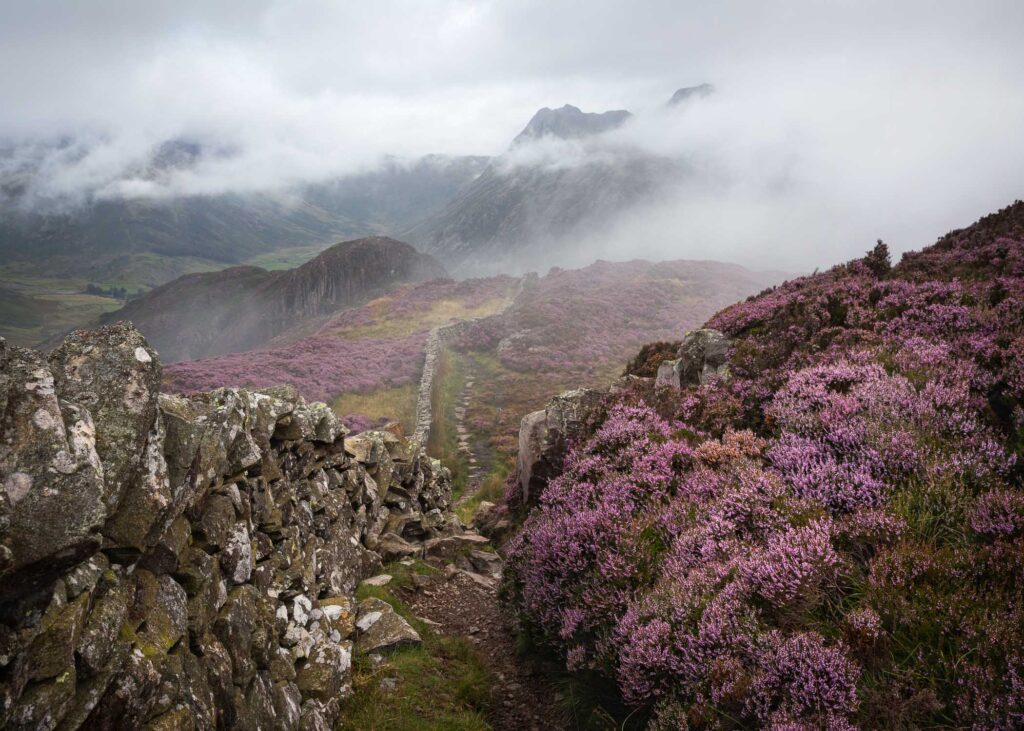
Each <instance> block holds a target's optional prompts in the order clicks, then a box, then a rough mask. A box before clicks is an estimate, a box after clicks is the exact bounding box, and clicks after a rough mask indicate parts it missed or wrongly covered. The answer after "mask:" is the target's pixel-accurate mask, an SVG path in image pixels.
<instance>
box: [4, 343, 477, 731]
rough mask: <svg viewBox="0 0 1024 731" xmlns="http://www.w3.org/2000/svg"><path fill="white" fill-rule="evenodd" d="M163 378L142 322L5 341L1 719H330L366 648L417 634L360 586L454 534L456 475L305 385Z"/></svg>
mask: <svg viewBox="0 0 1024 731" xmlns="http://www.w3.org/2000/svg"><path fill="white" fill-rule="evenodd" d="M159 382H160V365H159V363H158V361H157V359H156V354H155V352H154V351H153V350H152V349H151V348H150V347H149V345H148V344H147V343H146V341H145V340H144V339H143V338H142V336H141V335H140V334H139V333H138V331H136V330H135V329H134V328H133V327H131V326H130V325H126V324H118V325H113V326H110V327H107V328H104V329H102V330H99V331H94V332H76V333H74V334H73V335H72V336H70V337H69V338H68V339H67V340H66V341H65V343H64V344H63V345H62V346H61V347H60V348H58V349H57V350H55V351H54V352H53V353H52V354H51V355H50V356H49V358H48V359H47V358H44V356H42V355H41V354H40V353H37V352H33V351H29V350H23V349H19V348H12V347H9V346H7V345H6V343H4V342H3V341H2V340H0V484H2V486H3V490H2V491H0V727H3V728H9V729H29V728H31V729H54V728H60V729H76V728H90V729H92V728H101V729H102V728H114V729H121V728H123V729H129V728H130V729H136V728H147V729H178V728H188V729H193V728H197V729H210V728H244V729H259V728H265V729H297V728H311V729H321V728H323V729H328V728H331V727H332V726H333V725H334V724H335V723H336V721H337V718H338V713H339V701H340V700H341V699H343V698H344V697H345V696H346V695H347V694H349V693H351V658H352V653H353V651H356V652H358V651H359V648H360V645H364V646H373V647H374V648H375V651H380V650H381V649H382V648H384V647H386V646H388V644H389V643H390V645H391V646H400V644H401V642H403V641H407V642H412V638H411V637H406V638H405V639H404V640H403V639H402V638H400V637H398V635H400V634H401V632H400V631H399V630H402V628H401V627H399V626H398V623H397V622H390V624H384V625H381V626H380V627H379V628H377V629H376V630H375V633H376V634H378V635H381V636H383V639H379V638H378V639H377V640H374V638H373V636H372V635H371V636H370V637H369V639H367V637H366V636H365V635H367V634H369V628H370V627H376V622H369V620H367V621H366V622H364V623H365V624H367V625H368V628H367V629H364V630H361V629H360V628H359V627H358V626H357V624H358V621H359V616H360V613H361V610H360V608H359V607H358V606H357V604H356V603H355V600H354V596H353V593H354V589H355V587H356V586H357V584H358V583H359V581H360V580H361V579H362V578H365V577H367V576H371V575H373V574H374V573H377V572H379V569H380V567H381V564H382V561H383V560H386V559H389V558H392V557H395V556H396V555H401V554H400V553H399V554H395V550H396V549H395V547H396V546H408V547H412V550H413V551H416V550H419V548H418V547H419V546H420V545H421V543H422V542H423V541H425V540H427V539H430V538H435V537H439V536H444V535H446V534H448V533H450V532H451V531H452V530H453V529H454V528H455V527H456V525H457V523H456V522H455V519H454V517H453V516H452V514H451V513H450V512H449V501H450V496H451V486H450V478H449V475H448V473H447V471H446V470H444V469H443V468H441V466H440V464H439V463H438V462H437V461H436V460H432V459H430V458H429V457H427V456H426V455H425V454H424V453H423V452H422V451H421V450H420V448H419V446H418V445H416V444H410V443H408V442H406V441H405V440H403V439H400V438H398V437H396V436H394V435H392V434H390V433H387V432H370V433H364V434H360V435H358V436H346V433H345V431H346V430H345V429H344V427H342V426H341V425H340V424H339V423H338V421H337V420H336V419H335V417H334V415H333V413H332V412H331V411H330V410H329V409H328V408H327V407H326V406H324V405H323V404H307V403H305V402H304V401H303V400H302V399H301V398H300V397H299V396H298V395H297V394H296V393H295V391H294V389H291V388H287V387H282V388H277V389H271V390H270V391H268V392H266V393H255V392H251V391H245V390H236V389H220V390H217V391H214V392H211V393H209V394H203V395H198V396H193V397H189V398H185V397H180V396H170V395H166V394H160V393H159V392H158V384H159ZM363 614H365V612H363ZM363 619H365V617H363ZM384 630H387V632H385V631H384ZM396 638H397V639H396ZM382 643H383V644H382ZM396 643H397V645H396Z"/></svg>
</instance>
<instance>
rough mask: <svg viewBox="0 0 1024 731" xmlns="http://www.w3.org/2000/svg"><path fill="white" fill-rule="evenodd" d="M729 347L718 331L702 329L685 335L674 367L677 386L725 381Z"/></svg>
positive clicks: (725, 338) (730, 344) (729, 344)
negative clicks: (717, 379) (678, 384)
mask: <svg viewBox="0 0 1024 731" xmlns="http://www.w3.org/2000/svg"><path fill="white" fill-rule="evenodd" d="M731 346H732V341H731V340H729V338H727V337H726V336H725V335H723V334H722V333H720V332H719V331H718V330H711V329H708V328H705V329H703V330H694V331H693V332H688V333H686V336H685V337H684V338H683V343H682V345H680V346H679V360H678V362H677V363H676V372H678V373H679V382H680V383H681V384H682V385H684V386H689V385H698V384H705V383H707V382H708V381H711V380H713V379H715V378H728V376H729V362H728V360H729V348H730V347H731Z"/></svg>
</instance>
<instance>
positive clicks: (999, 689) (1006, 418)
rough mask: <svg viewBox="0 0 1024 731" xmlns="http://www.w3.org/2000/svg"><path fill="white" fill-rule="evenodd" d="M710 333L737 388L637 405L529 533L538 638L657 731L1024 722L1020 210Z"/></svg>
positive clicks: (811, 284)
mask: <svg viewBox="0 0 1024 731" xmlns="http://www.w3.org/2000/svg"><path fill="white" fill-rule="evenodd" d="M708 326H710V327H714V328H717V329H721V330H723V331H725V333H726V334H727V335H728V336H729V337H731V338H732V339H733V348H732V360H731V362H730V368H731V371H732V378H731V380H728V381H716V382H714V383H710V384H706V385H704V386H699V387H690V388H687V389H685V390H684V391H683V392H682V393H680V394H678V395H677V396H676V397H675V398H674V399H667V398H666V395H665V394H664V393H661V394H654V393H653V392H652V390H651V389H646V390H645V389H644V387H643V386H637V387H635V388H633V389H632V390H628V389H627V390H626V391H620V392H619V393H618V394H617V396H616V397H615V398H616V399H618V401H619V405H618V406H612V408H611V410H610V412H609V413H610V415H609V417H608V419H607V421H605V422H604V423H599V424H597V425H595V427H594V429H593V431H592V436H591V438H590V439H589V440H584V441H582V442H581V443H579V444H577V445H576V446H575V447H574V448H573V449H572V450H571V452H570V454H569V456H568V458H567V460H566V468H565V469H564V470H563V472H562V474H560V475H558V476H557V477H556V478H555V479H553V480H552V481H551V483H550V484H549V485H548V487H547V489H546V491H545V493H544V496H543V499H542V504H541V505H540V506H539V507H538V508H537V509H535V510H534V511H533V512H532V513H530V514H529V515H528V516H527V518H526V520H525V522H524V524H523V526H522V530H521V531H520V533H519V534H518V536H517V537H516V539H515V541H514V542H513V544H512V545H511V546H510V548H509V554H508V564H507V569H506V575H507V584H506V591H507V596H508V597H509V599H510V601H511V603H512V606H513V607H514V608H515V609H516V610H517V611H518V612H519V616H520V618H521V619H522V620H523V622H524V623H525V624H526V625H527V626H529V627H531V629H532V631H533V632H534V633H535V634H536V635H538V636H540V637H542V638H543V639H544V640H545V641H546V642H547V643H548V644H549V645H550V646H551V647H552V648H553V649H554V650H556V651H557V652H559V653H561V654H562V655H563V656H564V657H565V659H566V661H567V667H569V668H570V669H572V668H579V667H587V668H589V669H591V670H594V671H597V672H601V673H603V674H604V675H605V676H607V677H609V678H613V679H614V680H615V682H616V683H617V686H618V688H619V691H620V693H621V695H622V698H623V700H624V701H625V702H626V703H627V704H628V705H630V706H631V707H633V709H634V710H633V713H634V714H637V715H640V716H643V717H644V718H646V719H647V721H648V722H649V725H650V727H651V728H695V729H696V728H775V729H821V728H829V729H848V728H914V727H925V728H944V727H955V728H973V729H1010V728H1021V727H1024V652H1022V651H1021V648H1022V647H1024V490H1022V487H1021V479H1022V473H1024V468H1022V465H1021V463H1020V460H1019V457H1020V456H1021V454H1022V453H1024V365H1022V364H1021V361H1022V359H1021V358H1020V353H1021V352H1022V347H1024V204H1022V203H1018V204H1015V205H1014V206H1013V207H1011V208H1009V209H1007V210H1005V211H1003V212H1001V213H1000V214H997V215H996V216H992V217H989V218H986V219H983V220H982V221H980V222H979V223H978V224H976V225H975V226H974V227H972V228H970V229H967V230H964V231H957V232H953V233H951V234H950V235H949V236H947V237H945V238H944V239H942V240H940V242H939V243H938V244H936V245H935V246H933V247H931V248H929V249H926V250H924V251H922V252H919V253H915V254H908V255H906V256H904V258H903V260H902V261H901V262H900V263H898V264H895V265H892V263H891V262H890V260H889V255H888V251H887V249H886V248H885V247H884V245H883V244H881V243H879V245H878V246H876V247H875V248H874V249H873V250H872V251H871V252H870V253H869V254H868V256H867V257H866V258H864V259H861V260H857V261H853V262H851V263H849V264H846V265H843V266H839V267H835V268H833V269H832V270H830V271H827V272H824V273H822V274H818V275H814V276H810V277H803V278H800V279H797V280H793V281H791V282H787V283H785V284H784V285H782V286H780V287H776V288H773V289H771V290H767V291H765V292H763V293H762V294H761V295H758V296H757V297H754V298H751V299H749V300H747V301H746V302H742V303H739V304H737V305H734V306H732V307H729V308H727V309H725V310H723V311H722V312H720V313H718V314H717V315H715V316H714V317H712V318H711V320H710V321H709V323H708ZM666 340H667V338H666ZM657 352H660V350H659V346H658V345H657V344H655V345H652V346H651V347H650V348H649V349H648V350H646V351H645V352H644V353H643V354H642V357H639V359H638V361H637V362H644V363H647V361H650V360H651V354H652V353H657ZM648 365H652V364H648ZM648 365H645V366H644V367H645V368H646V369H647V371H650V370H651V367H648ZM645 399H651V401H650V403H651V406H647V405H646V404H645ZM595 511H596V512H595ZM635 717H636V716H634V718H635Z"/></svg>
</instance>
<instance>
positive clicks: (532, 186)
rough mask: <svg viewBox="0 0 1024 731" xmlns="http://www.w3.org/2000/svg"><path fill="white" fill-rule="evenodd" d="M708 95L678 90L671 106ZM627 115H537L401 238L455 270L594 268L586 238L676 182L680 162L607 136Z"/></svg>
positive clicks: (569, 111) (567, 108)
mask: <svg viewBox="0 0 1024 731" xmlns="http://www.w3.org/2000/svg"><path fill="white" fill-rule="evenodd" d="M710 93H711V87H710V86H709V85H707V84H703V85H701V86H698V87H687V88H683V89H680V90H678V91H677V92H676V93H675V94H674V95H673V96H672V98H671V100H670V101H669V104H668V105H667V106H668V107H682V106H684V105H685V104H689V103H692V102H693V101H694V100H698V99H700V98H702V97H705V96H707V95H708V94H710ZM632 119H633V115H632V114H630V112H628V111H625V110H613V111H607V112H603V113H588V112H583V111H581V110H580V109H579V108H577V107H575V106H572V105H570V104H566V105H564V106H562V107H560V108H558V109H550V108H548V107H545V108H543V109H541V110H539V111H538V112H537V113H536V114H535V115H534V116H533V118H532V119H531V120H530V121H529V123H528V124H527V125H526V127H525V128H524V129H523V131H522V132H520V133H519V134H518V135H517V136H516V137H515V139H514V140H513V141H512V144H511V146H510V148H509V150H508V152H507V153H506V154H504V155H502V156H499V157H496V158H494V159H493V160H491V162H490V164H489V165H488V166H487V168H486V169H485V170H484V171H483V173H482V174H481V175H480V176H479V177H478V178H476V179H475V180H474V181H472V182H471V183H470V184H469V185H467V186H466V188H465V189H463V190H462V191H461V192H460V193H459V194H458V195H457V196H456V197H455V198H454V199H453V200H452V201H451V202H450V203H449V204H448V205H446V206H445V207H444V208H443V209H441V210H439V211H438V212H436V213H435V214H433V215H430V216H428V217H427V218H426V219H425V220H424V221H422V222H420V223H419V224H417V225H416V226H413V227H412V228H410V229H408V230H407V231H405V232H403V234H402V237H403V238H404V239H406V240H408V241H411V242H413V243H414V244H416V245H417V246H420V247H421V248H422V249H424V250H425V251H428V252H430V253H432V254H434V255H435V256H437V257H438V258H439V259H440V260H441V261H443V262H444V263H445V264H446V265H447V266H448V267H450V268H452V269H453V270H454V271H461V272H466V273H493V272H496V271H503V272H513V271H526V270H530V269H536V268H543V267H544V266H550V265H556V264H557V265H571V266H580V265H585V264H588V263H590V262H591V261H593V259H594V255H593V253H592V252H590V251H589V249H588V243H587V242H588V240H589V239H590V238H591V237H592V236H593V235H594V234H595V233H596V232H599V231H601V230H602V229H604V228H605V227H607V226H609V225H610V224H611V223H612V222H613V221H615V220H617V219H618V217H620V216H621V215H622V214H623V213H624V212H626V211H628V210H629V209H631V208H632V207H634V206H637V205H640V204H650V203H652V202H654V201H656V200H657V199H658V198H659V196H660V195H661V194H662V193H663V192H665V191H666V190H668V189H669V188H670V187H671V186H673V185H674V184H676V183H678V181H680V180H682V179H683V178H684V177H685V176H686V174H687V170H688V166H687V165H686V163H685V162H684V161H683V160H682V159H677V158H673V157H668V156H664V155H658V154H653V153H651V152H649V151H647V150H644V149H641V148H640V147H638V146H636V145H634V144H632V143H631V142H629V141H627V140H625V139H622V138H619V137H615V136H614V135H609V134H608V133H612V132H614V131H616V130H619V129H620V128H622V127H623V126H624V125H627V124H629V123H630V121H631V120H632Z"/></svg>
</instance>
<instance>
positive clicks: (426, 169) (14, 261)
mask: <svg viewBox="0 0 1024 731" xmlns="http://www.w3.org/2000/svg"><path fill="white" fill-rule="evenodd" d="M86 151H87V150H81V149H79V148H78V146H76V145H75V144H74V143H73V142H71V141H68V140H58V141H55V142H52V143H50V144H48V145H46V144H37V145H34V146H31V147H30V148H28V149H22V148H19V147H17V146H10V145H8V146H6V147H2V148H0V258H2V261H3V263H4V265H5V271H4V274H5V275H6V276H7V277H11V276H12V275H14V276H19V275H20V276H26V275H27V276H47V277H76V278H80V279H86V280H90V281H96V282H107V281H117V282H123V283H126V284H128V285H129V286H130V287H131V288H133V289H137V288H149V287H154V286H157V285H160V284H163V283H164V282H167V281H170V280H171V279H174V278H175V277H177V276H179V275H181V274H184V273H188V272H194V271H201V270H203V269H211V268H222V267H224V266H227V265H231V264H238V263H242V262H244V261H246V260H248V259H251V258H253V257H255V256H258V255H260V254H264V253H266V252H273V251H279V250H287V249H293V248H297V247H317V246H319V247H326V246H328V245H330V243H331V242H334V241H337V240H339V239H343V238H353V237H357V236H366V235H370V234H385V233H390V232H394V231H396V230H398V229H400V228H403V227H406V226H409V225H411V224H413V223H414V222H415V221H417V220H419V219H421V218H423V217H424V216H426V215H429V214H430V213H432V212H433V211H435V210H436V209H438V208H440V207H442V206H444V205H445V204H446V203H447V202H448V201H449V200H450V199H451V198H452V197H453V196H454V195H455V194H456V192H457V191H458V190H460V189H461V188H462V187H463V186H464V185H466V184H467V183H468V182H470V181H471V180H472V179H473V178H475V177H476V176H477V175H478V174H479V173H480V172H481V170H482V169H483V167H484V165H485V164H486V158H480V157H472V156H467V157H457V156H456V157H451V156H444V155H428V156H425V157H423V158H420V159H416V160H412V161H405V160H399V159H397V158H387V159H385V160H383V161H382V162H381V164H380V166H379V167H377V168H375V169H373V170H370V171H367V172H363V173H355V174H351V175H347V176H343V177H339V178H334V179H329V180H322V181H317V182H312V183H308V184H302V185H292V186H285V187H282V188H280V189H276V190H265V191H251V192H212V193H208V194H197V193H193V192H184V193H182V192H176V188H175V186H176V185H179V184H180V183H179V182H178V181H180V180H182V179H187V176H188V175H189V174H190V173H193V172H195V171H198V170H201V169H202V167H203V166H204V165H206V164H209V163H210V162H211V161H220V160H222V159H223V158H225V157H228V158H230V156H231V155H232V154H233V153H232V151H231V150H222V149H217V148H210V147H208V146H204V145H202V144H199V143H195V142H191V141H187V140H171V141H169V142H166V143H164V144H162V145H160V146H158V147H157V148H156V149H155V150H153V151H152V152H151V154H150V155H149V156H148V158H146V159H145V160H144V162H142V163H140V164H138V165H136V166H134V167H131V166H129V167H127V168H126V169H125V170H124V171H123V172H122V175H121V178H120V179H118V180H117V181H115V182H114V183H107V184H106V186H105V187H100V188H97V189H90V188H83V187H79V188H75V189H74V190H70V191H67V192H63V191H62V190H61V188H60V187H59V186H58V184H57V183H55V182H54V180H53V179H52V176H53V175H54V169H55V168H56V169H60V170H61V171H63V174H66V175H70V174H71V173H70V172H69V171H73V170H74V167H73V166H74V163H75V160H76V158H78V157H81V156H82V155H84V154H85V152H86ZM84 174H85V173H82V175H84ZM83 185H84V184H83Z"/></svg>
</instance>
